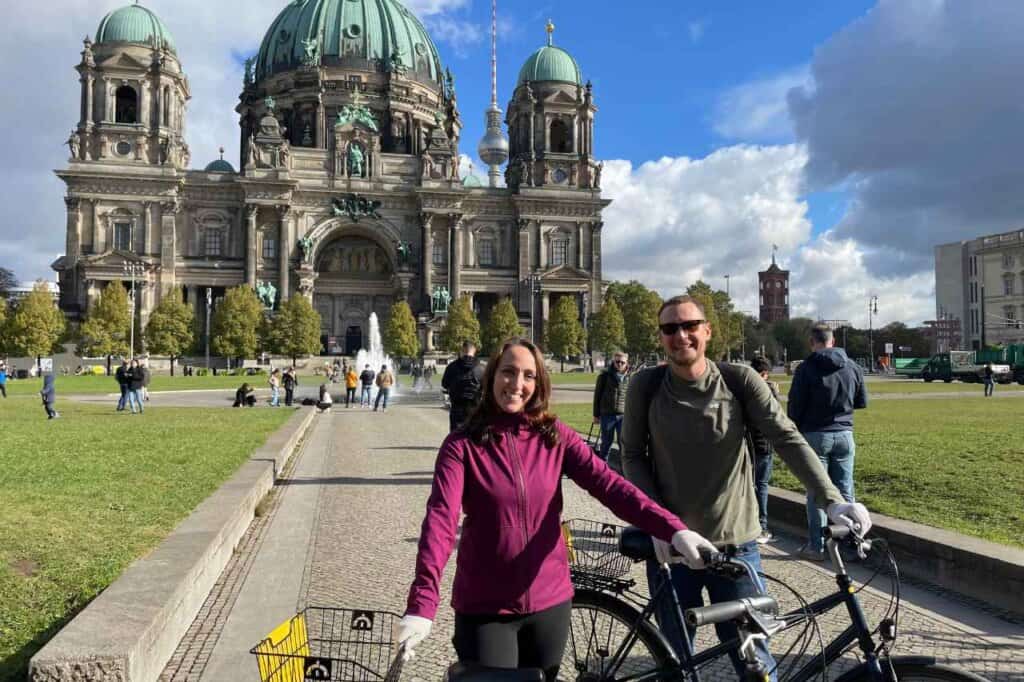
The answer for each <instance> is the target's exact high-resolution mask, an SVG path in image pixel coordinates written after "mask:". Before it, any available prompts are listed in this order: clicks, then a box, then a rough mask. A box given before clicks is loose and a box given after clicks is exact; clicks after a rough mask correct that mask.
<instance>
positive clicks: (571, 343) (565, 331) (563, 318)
mask: <svg viewBox="0 0 1024 682" xmlns="http://www.w3.org/2000/svg"><path fill="white" fill-rule="evenodd" d="M545 326H546V327H547V329H546V334H545V336H546V337H547V347H548V350H549V351H550V352H551V353H553V354H555V355H557V356H558V357H559V358H560V359H561V361H562V371H563V372H564V371H565V359H566V358H567V357H568V356H570V355H579V354H580V353H582V352H583V341H584V333H583V325H582V324H580V311H579V308H578V307H577V305H576V299H574V298H571V297H569V296H565V297H563V298H560V299H558V303H556V304H555V309H554V310H552V311H551V317H550V318H549V319H548V323H547V325H545Z"/></svg>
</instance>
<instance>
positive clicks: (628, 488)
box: [406, 414, 686, 620]
mask: <svg viewBox="0 0 1024 682" xmlns="http://www.w3.org/2000/svg"><path fill="white" fill-rule="evenodd" d="M556 427H557V429H558V433H559V436H560V440H559V444H558V445H557V446H556V447H553V448H551V447H548V446H547V445H546V444H545V443H544V439H543V438H542V437H541V435H540V434H538V433H537V432H536V431H534V430H532V429H530V428H528V426H527V422H526V418H525V416H523V415H521V414H520V415H505V416H503V417H501V418H500V419H499V422H498V423H497V424H496V425H495V427H494V438H492V440H491V442H489V443H487V444H485V445H477V444H476V443H474V442H473V441H472V440H470V438H469V437H468V436H467V435H466V434H464V433H461V432H456V433H453V434H450V435H449V436H448V438H447V439H446V440H445V441H444V443H443V444H442V445H441V450H440V452H439V453H438V455H437V462H436V464H435V466H434V483H433V487H432V489H431V492H430V498H429V499H428V500H427V513H426V516H425V517H424V519H423V528H422V530H421V532H420V542H419V551H418V553H417V555H416V577H415V579H414V580H413V583H412V587H411V588H410V589H409V599H408V603H407V605H406V614H407V615H414V616H422V617H424V618H429V619H431V620H433V618H434V616H435V615H436V613H437V606H438V600H439V596H438V585H439V584H440V581H441V574H442V572H443V571H444V567H445V564H447V563H448V558H449V557H450V556H451V553H452V549H453V547H454V546H455V534H456V529H457V528H458V525H459V514H460V512H463V511H464V512H465V515H466V516H465V520H464V521H463V523H462V539H461V541H460V544H459V554H458V559H457V561H456V568H455V583H454V585H453V589H452V607H453V608H454V609H455V611H456V612H457V613H464V614H524V613H534V612H537V611H542V610H544V609H547V608H550V607H552V606H555V605H557V604H561V603H562V602H565V601H568V600H569V599H571V598H572V596H573V589H572V581H571V580H570V579H569V562H568V556H567V554H566V549H565V543H564V541H563V539H562V532H561V525H560V523H561V512H562V487H561V476H562V473H563V472H565V474H566V475H568V476H569V477H570V478H571V479H572V480H573V481H575V482H576V483H577V484H579V485H580V487H582V488H583V489H584V490H586V491H587V492H588V493H590V494H591V495H592V496H594V497H595V498H597V499H598V500H600V501H601V503H603V504H604V505H605V506H606V507H608V508H609V509H611V510H612V511H613V512H614V513H615V514H616V515H617V516H618V517H620V518H622V519H625V520H626V521H627V522H628V523H631V524H633V525H635V526H638V527H639V528H642V529H643V530H645V531H646V532H648V533H650V534H651V535H653V536H655V537H657V538H660V539H662V540H665V541H669V540H670V539H671V538H672V535H673V534H674V533H675V532H676V531H679V530H684V529H685V528H686V526H685V525H684V524H683V522H682V521H680V520H679V518H678V517H676V516H675V515H674V514H672V513H671V512H668V511H666V510H665V509H662V508H661V507H660V506H658V505H657V504H656V503H655V502H653V501H652V500H651V499H650V498H648V497H647V496H646V495H644V493H642V492H641V491H640V490H639V489H638V488H637V487H636V486H634V485H633V484H632V483H630V482H629V481H627V480H626V479H624V478H622V477H621V476H619V475H618V474H617V473H615V472H614V471H612V470H611V469H609V468H608V465H607V464H605V463H604V462H603V461H601V459H600V458H598V457H596V456H594V454H593V451H592V450H591V449H590V447H589V446H588V445H587V444H586V443H584V442H583V439H582V438H580V436H579V435H578V434H577V433H576V432H575V431H573V430H572V429H571V428H569V427H568V426H566V425H565V424H563V423H562V422H560V421H559V422H557V424H556Z"/></svg>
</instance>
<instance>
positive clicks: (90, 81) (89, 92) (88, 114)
mask: <svg viewBox="0 0 1024 682" xmlns="http://www.w3.org/2000/svg"><path fill="white" fill-rule="evenodd" d="M85 79H86V85H85V127H86V129H89V128H92V125H93V120H94V117H95V116H96V112H95V111H94V110H93V106H94V105H93V99H92V96H93V90H94V89H95V88H96V79H95V78H94V77H93V75H92V74H91V73H90V74H89V75H87V76H86V77H85ZM86 157H88V154H86Z"/></svg>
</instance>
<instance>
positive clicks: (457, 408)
mask: <svg viewBox="0 0 1024 682" xmlns="http://www.w3.org/2000/svg"><path fill="white" fill-rule="evenodd" d="M483 375H484V368H483V366H482V365H481V364H480V363H479V362H478V361H477V358H476V344H475V343H473V342H472V341H465V342H463V344H462V355H461V356H459V358H458V359H457V360H455V361H454V362H452V363H451V364H449V365H448V366H447V367H446V368H445V370H444V376H442V377H441V388H443V389H444V390H445V391H447V392H448V400H449V402H450V403H451V409H450V410H449V411H448V432H449V433H451V432H452V431H454V430H455V429H457V428H459V427H460V426H461V425H462V424H463V422H465V421H466V419H468V418H469V413H470V412H471V411H472V410H473V408H474V407H476V404H477V403H478V402H480V386H481V380H482V379H483Z"/></svg>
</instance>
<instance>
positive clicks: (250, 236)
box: [245, 204, 260, 289]
mask: <svg viewBox="0 0 1024 682" xmlns="http://www.w3.org/2000/svg"><path fill="white" fill-rule="evenodd" d="M259 210H260V207H259V206H253V205H252V204H249V205H247V206H246V207H245V219H246V224H245V283H246V284H248V285H249V286H250V287H252V288H253V289H255V288H256V214H257V213H259Z"/></svg>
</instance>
